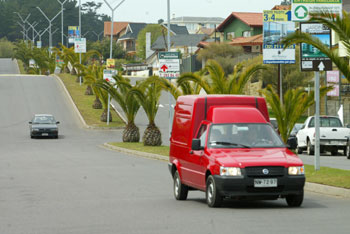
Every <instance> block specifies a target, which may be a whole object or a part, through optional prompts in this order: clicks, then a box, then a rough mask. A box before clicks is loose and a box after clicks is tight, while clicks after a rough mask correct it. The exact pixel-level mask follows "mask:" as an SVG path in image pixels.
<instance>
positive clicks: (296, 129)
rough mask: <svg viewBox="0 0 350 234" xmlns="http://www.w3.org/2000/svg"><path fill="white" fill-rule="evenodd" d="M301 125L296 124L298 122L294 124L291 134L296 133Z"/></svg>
mask: <svg viewBox="0 0 350 234" xmlns="http://www.w3.org/2000/svg"><path fill="white" fill-rule="evenodd" d="M302 126H303V124H298V123H297V124H295V125H294V127H293V129H292V132H291V134H297V133H298V131H299V130H300V129H301V127H302Z"/></svg>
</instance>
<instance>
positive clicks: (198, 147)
mask: <svg viewBox="0 0 350 234" xmlns="http://www.w3.org/2000/svg"><path fill="white" fill-rule="evenodd" d="M191 149H192V150H201V149H203V148H202V147H201V140H200V139H196V138H193V139H192V148H191Z"/></svg>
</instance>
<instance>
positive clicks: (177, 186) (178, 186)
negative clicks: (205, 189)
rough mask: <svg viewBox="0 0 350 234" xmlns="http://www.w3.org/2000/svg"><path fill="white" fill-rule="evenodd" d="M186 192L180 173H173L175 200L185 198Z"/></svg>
mask: <svg viewBox="0 0 350 234" xmlns="http://www.w3.org/2000/svg"><path fill="white" fill-rule="evenodd" d="M187 194H188V188H187V186H186V185H183V184H182V183H181V180H180V175H179V172H178V171H175V174H174V196H175V199H176V200H186V199H187Z"/></svg>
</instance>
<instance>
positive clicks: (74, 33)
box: [68, 26, 80, 44]
mask: <svg viewBox="0 0 350 234" xmlns="http://www.w3.org/2000/svg"><path fill="white" fill-rule="evenodd" d="M75 38H80V30H79V26H68V42H69V43H71V44H73V43H74V40H75Z"/></svg>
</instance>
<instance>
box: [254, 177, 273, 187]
mask: <svg viewBox="0 0 350 234" xmlns="http://www.w3.org/2000/svg"><path fill="white" fill-rule="evenodd" d="M254 187H255V188H267V187H277V179H276V178H270V179H254Z"/></svg>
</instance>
